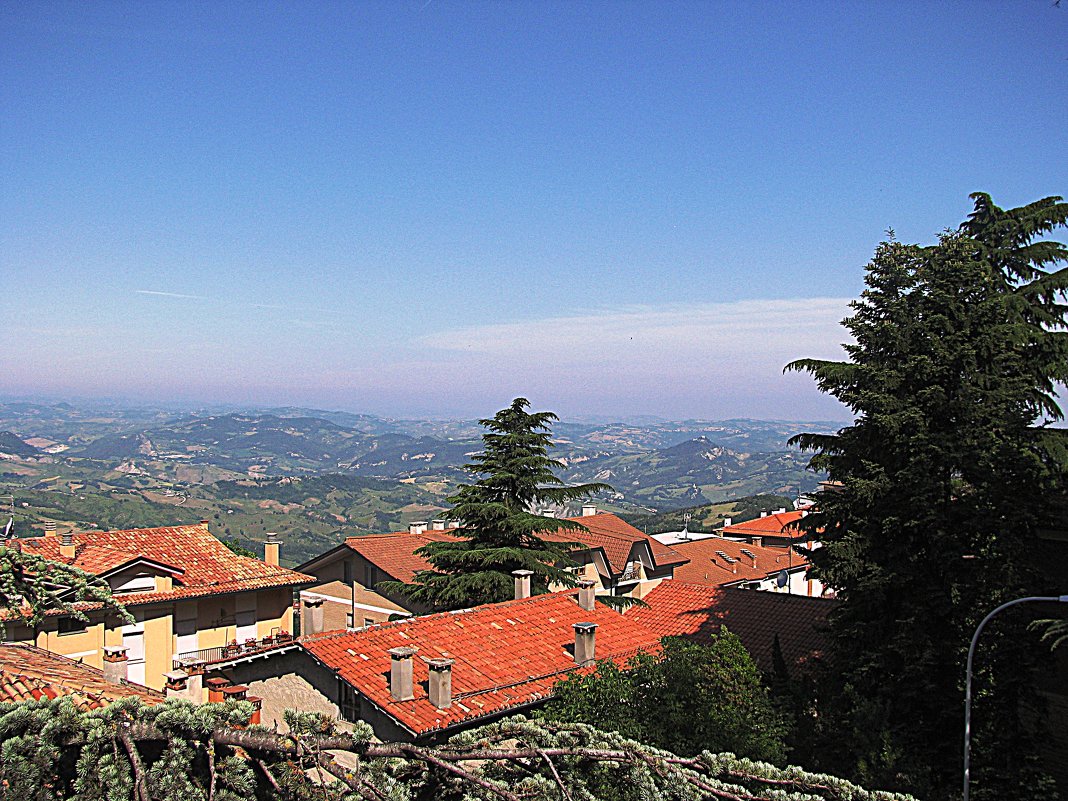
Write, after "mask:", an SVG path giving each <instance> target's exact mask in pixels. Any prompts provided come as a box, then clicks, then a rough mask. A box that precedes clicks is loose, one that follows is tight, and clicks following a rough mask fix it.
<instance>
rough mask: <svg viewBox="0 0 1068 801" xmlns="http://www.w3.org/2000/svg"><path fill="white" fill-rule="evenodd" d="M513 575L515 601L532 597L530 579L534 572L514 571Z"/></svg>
mask: <svg viewBox="0 0 1068 801" xmlns="http://www.w3.org/2000/svg"><path fill="white" fill-rule="evenodd" d="M512 575H513V576H515V599H516V600H517V601H518V600H521V599H523V598H529V597H530V577H531V576H533V575H534V571H533V570H513V571H512Z"/></svg>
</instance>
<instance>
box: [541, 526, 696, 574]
mask: <svg viewBox="0 0 1068 801" xmlns="http://www.w3.org/2000/svg"><path fill="white" fill-rule="evenodd" d="M567 519H568V520H572V521H574V522H576V523H581V524H582V525H584V526H585V527H586V528H587V529H589V531H558V532H553V533H552V534H550V535H549V536H547V537H546V539H549V540H556V541H559V542H581V543H583V544H585V545H587V546H589V547H590V548H591V549H593V548H602V549H604V553H605V557H606V558H607V559H608V563H609V565H610V566H611V568H612V570H613V571H614V572H616V573H622V572H623V571H624V570H626V568H627V563H628V562H630V561H632V559H631V549H632V548H633V547H634V544H635V543H637V542H645V543H648V545H649V549H650V551H651V552H652V554H653V561H654V562H655V563H656V565H657V566H658V567H664V566H666V565H678V564H682V563H684V562H685V561H686V557H685V556H682V555H681V554H679V553H678V552H677V551H675V550H673V549H672V548H669V547H668V546H666V545H664V544H663V543H661V542H657V541H656V540H654V539H653V538H652V537H650V536H649V535H648V534H646V533H645V532H643V531H641V530H640V529H637V528H635V527H634V526H632V525H631V524H630V523H627V522H626V521H624V520H622V519H621V518H619V517H617V516H616V515H614V514H610V513H609V512H599V513H598V514H595V515H587V516H585V517H569V518H567Z"/></svg>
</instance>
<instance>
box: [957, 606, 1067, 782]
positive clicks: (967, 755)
mask: <svg viewBox="0 0 1068 801" xmlns="http://www.w3.org/2000/svg"><path fill="white" fill-rule="evenodd" d="M1037 602H1045V603H1062V604H1068V595H1053V596H1029V597H1027V598H1017V599H1016V600H1015V601H1007V602H1006V603H1003V604H1002V605H1001V606H999V607H998V608H997V609H995V610H994V611H993V612H991V613H990V614H989V615H987V616H986V617H984V618H983V619H982V621H981V622H980V623H979V626H978V627H977V628H976V629H975V634H973V635H972V644H971V646H969V648H968V668H967V672H966V674H965V685H964V687H965V689H964V801H968V785H969V780H970V778H971V776H970V773H969V771H970V769H971V752H972V659H973V658H974V657H975V646H976V645H977V644H978V642H979V635H980V634H982V633H983V626H985V625H986V624H987V621H989V620H990V618H992V617H993V616H994V615H996V614H997V613H998V612H1000V611H1002V610H1003V609H1008V608H1009V607H1010V606H1016V604H1026V603H1037Z"/></svg>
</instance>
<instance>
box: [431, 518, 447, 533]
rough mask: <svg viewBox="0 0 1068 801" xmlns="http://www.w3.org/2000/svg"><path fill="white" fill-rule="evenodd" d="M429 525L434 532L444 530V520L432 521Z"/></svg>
mask: <svg viewBox="0 0 1068 801" xmlns="http://www.w3.org/2000/svg"><path fill="white" fill-rule="evenodd" d="M430 525H431V527H432V528H433V529H434V531H444V530H445V521H444V520H434V521H432V522H431V523H430Z"/></svg>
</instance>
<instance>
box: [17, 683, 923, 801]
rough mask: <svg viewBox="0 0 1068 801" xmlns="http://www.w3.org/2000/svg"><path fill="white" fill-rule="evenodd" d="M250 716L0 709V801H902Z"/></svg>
mask: <svg viewBox="0 0 1068 801" xmlns="http://www.w3.org/2000/svg"><path fill="white" fill-rule="evenodd" d="M251 712H252V707H251V706H250V705H249V704H247V703H245V702H228V703H226V704H205V705H203V706H200V707H196V706H193V705H191V704H189V703H187V702H183V701H168V702H167V703H165V704H163V705H159V706H151V707H144V706H140V705H139V704H138V703H137V702H136V701H134V700H132V699H131V700H127V701H122V702H119V703H116V704H113V705H111V706H110V707H108V708H106V709H103V710H96V711H93V712H84V711H80V710H78V709H77V708H76V707H75V706H74V705H73V704H72V703H71V702H70V701H69V700H66V699H60V700H56V701H32V702H27V703H23V704H0V801H60V799H67V800H69V801H138V799H141V801H148V799H152V801H207V799H209V798H212V799H213V801H283V800H284V801H357V799H361V800H364V801H372V800H373V801H386V800H387V799H390V800H391V801H419V800H420V799H427V800H428V801H429V799H441V801H445V800H446V799H457V800H459V799H472V800H474V799H479V800H488V799H494V801H560V799H561V798H563V799H572V801H580V800H581V801H593V800H594V799H608V800H611V801H703V800H704V799H717V800H718V801H722V799H731V798H735V799H736V798H746V799H749V800H750V801H770V800H771V799H773V798H774V799H775V800H776V801H816V800H819V799H826V801H907V799H906V798H904V797H902V796H891V795H890V794H887V793H878V792H869V791H867V790H864V789H863V788H861V787H857V786H856V785H852V784H850V783H848V782H845V781H842V780H841V779H838V778H835V777H833V776H822V775H818V774H813V773H807V772H805V771H803V770H801V769H799V768H786V769H780V768H776V767H774V766H773V765H769V764H766V763H762V762H753V761H750V760H747V759H739V758H737V757H735V756H734V755H732V754H713V753H711V752H709V751H707V750H706V751H702V752H701V753H700V754H698V755H697V756H695V757H692V758H682V757H678V756H676V755H674V754H671V753H668V752H665V751H660V750H657V749H655V748H650V747H649V746H646V745H642V744H640V743H637V742H635V741H633V740H629V739H626V738H624V737H621V736H619V735H617V734H612V733H606V732H602V731H598V730H597V729H595V728H592V727H590V726H586V725H583V724H574V723H553V722H546V723H536V722H531V721H527V720H525V719H524V718H522V717H516V718H512V719H508V720H503V721H500V722H498V723H495V724H492V725H489V726H484V727H482V728H479V729H473V730H471V731H467V732H463V733H461V734H458V735H456V736H455V737H453V738H452V739H451V740H449V741H448V743H446V744H444V745H442V746H439V747H437V748H427V747H420V746H414V745H410V744H406V743H377V742H372V741H371V738H370V729H369V728H368V727H367V726H365V725H363V724H356V731H355V732H354V733H353V734H351V735H346V734H344V733H341V732H338V731H336V730H335V729H334V724H333V722H332V721H330V720H327V719H326V718H324V717H321V716H319V715H313V714H308V713H294V712H287V713H286V722H287V723H288V725H289V727H290V732H289V734H288V735H287V736H280V735H278V734H276V733H274V732H273V731H270V730H268V729H264V728H262V727H256V726H248V725H247V722H248V718H249V715H250V713H251ZM340 752H345V756H346V757H347V758H338V759H336V758H335V756H334V755H335V754H339V753H340ZM131 754H132V755H133V758H131ZM342 765H345V766H347V767H342ZM138 786H140V787H141V788H142V790H143V793H142V792H139V791H138V789H137V788H138Z"/></svg>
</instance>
